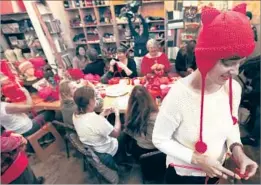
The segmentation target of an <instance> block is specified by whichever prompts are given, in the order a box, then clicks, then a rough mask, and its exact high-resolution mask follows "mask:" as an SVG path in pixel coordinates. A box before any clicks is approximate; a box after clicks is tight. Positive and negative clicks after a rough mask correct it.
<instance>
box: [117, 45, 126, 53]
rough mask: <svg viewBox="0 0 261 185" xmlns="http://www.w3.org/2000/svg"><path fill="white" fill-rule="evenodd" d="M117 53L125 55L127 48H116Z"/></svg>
mask: <svg viewBox="0 0 261 185" xmlns="http://www.w3.org/2000/svg"><path fill="white" fill-rule="evenodd" d="M116 52H117V53H127V48H125V47H123V46H120V47H118V48H117V51H116Z"/></svg>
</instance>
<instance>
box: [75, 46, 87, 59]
mask: <svg viewBox="0 0 261 185" xmlns="http://www.w3.org/2000/svg"><path fill="white" fill-rule="evenodd" d="M80 48H83V49H84V50H85V52H86V47H85V46H84V45H79V46H77V47H76V49H75V55H76V56H77V57H79V56H80V53H79V50H80ZM84 57H85V58H86V59H87V57H86V56H84Z"/></svg>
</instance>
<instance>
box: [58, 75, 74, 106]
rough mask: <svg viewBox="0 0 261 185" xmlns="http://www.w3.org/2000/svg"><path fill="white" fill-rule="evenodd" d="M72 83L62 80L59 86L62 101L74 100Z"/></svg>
mask: <svg viewBox="0 0 261 185" xmlns="http://www.w3.org/2000/svg"><path fill="white" fill-rule="evenodd" d="M70 83H71V81H70V80H62V81H61V82H60V84H59V91H60V97H61V100H62V101H63V100H66V99H70V98H72V93H71V88H70V85H69V84H70Z"/></svg>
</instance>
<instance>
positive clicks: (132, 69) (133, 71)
mask: <svg viewBox="0 0 261 185" xmlns="http://www.w3.org/2000/svg"><path fill="white" fill-rule="evenodd" d="M123 70H124V71H125V73H126V74H127V76H128V77H130V78H133V77H137V67H136V63H135V61H134V60H132V59H130V58H128V65H127V66H126V67H125V68H124V69H123Z"/></svg>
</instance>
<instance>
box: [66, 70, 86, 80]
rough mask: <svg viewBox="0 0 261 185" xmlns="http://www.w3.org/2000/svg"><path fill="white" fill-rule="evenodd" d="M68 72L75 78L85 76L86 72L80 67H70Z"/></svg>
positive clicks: (78, 78)
mask: <svg viewBox="0 0 261 185" xmlns="http://www.w3.org/2000/svg"><path fill="white" fill-rule="evenodd" d="M67 72H68V73H69V75H70V76H71V77H72V79H74V80H80V79H81V78H83V77H84V73H83V72H82V71H81V70H80V69H68V70H67Z"/></svg>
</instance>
